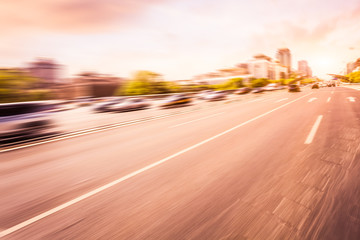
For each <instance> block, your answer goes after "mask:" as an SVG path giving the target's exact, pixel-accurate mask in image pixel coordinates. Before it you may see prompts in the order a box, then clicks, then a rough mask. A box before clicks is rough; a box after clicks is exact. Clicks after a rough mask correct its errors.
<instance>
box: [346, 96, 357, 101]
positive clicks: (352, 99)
mask: <svg viewBox="0 0 360 240" xmlns="http://www.w3.org/2000/svg"><path fill="white" fill-rule="evenodd" d="M347 100H349V101H350V102H355V98H354V97H347Z"/></svg>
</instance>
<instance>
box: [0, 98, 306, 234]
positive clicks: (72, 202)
mask: <svg viewBox="0 0 360 240" xmlns="http://www.w3.org/2000/svg"><path fill="white" fill-rule="evenodd" d="M310 94H312V93H308V94H306V95H304V96H302V97H298V98H296V99H295V100H292V101H291V102H287V103H285V104H283V105H281V106H279V107H276V108H274V109H272V110H269V111H267V112H265V113H263V114H260V115H259V116H257V117H254V118H252V119H250V120H247V121H245V122H243V123H240V124H238V125H236V126H235V127H232V128H230V129H228V130H226V131H224V132H221V133H219V134H217V135H214V136H212V137H210V138H208V139H205V140H203V141H201V142H199V143H197V144H195V145H192V146H190V147H187V148H185V149H183V150H181V151H179V152H177V153H174V154H172V155H170V156H168V157H166V158H163V159H161V160H159V161H157V162H154V163H152V164H149V165H147V166H145V167H143V168H140V169H139V170H136V171H134V172H132V173H129V174H127V175H125V176H123V177H121V178H119V179H116V180H114V181H112V182H110V183H108V184H105V185H103V186H101V187H99V188H96V189H94V190H92V191H90V192H88V193H85V194H83V195H81V196H79V197H77V198H74V199H72V200H70V201H68V202H66V203H63V204H61V205H59V206H57V207H55V208H52V209H50V210H48V211H46V212H43V213H41V214H39V215H37V216H35V217H32V218H30V219H28V220H26V221H24V222H21V223H19V224H17V225H15V226H12V227H10V228H8V229H5V230H3V231H1V232H0V238H1V237H5V236H7V235H9V234H11V233H13V232H15V231H17V230H20V229H22V228H24V227H26V226H28V225H30V224H32V223H35V222H37V221H39V220H41V219H43V218H45V217H47V216H49V215H52V214H54V213H56V212H59V211H61V210H63V209H65V208H67V207H69V206H71V205H74V204H75V203H78V202H80V201H82V200H84V199H86V198H89V197H91V196H93V195H95V194H97V193H99V192H102V191H104V190H106V189H108V188H111V187H112V186H114V185H116V184H119V183H121V182H123V181H125V180H127V179H129V178H132V177H134V176H136V175H139V174H140V173H143V172H145V171H147V170H149V169H152V168H154V167H156V166H158V165H160V164H163V163H165V162H167V161H169V160H171V159H173V158H175V157H177V156H180V155H181V154H184V153H186V152H188V151H190V150H193V149H195V148H197V147H200V146H201V145H204V144H205V143H208V142H210V141H212V140H214V139H216V138H219V137H221V136H223V135H225V134H227V133H229V132H232V131H234V130H236V129H238V128H240V127H242V126H244V125H246V124H249V123H251V122H253V121H255V120H257V119H260V118H263V117H265V116H266V115H269V114H270V113H272V112H275V111H277V110H279V109H281V108H284V107H286V106H287V105H289V104H291V103H294V102H296V101H298V100H300V99H302V98H305V97H307V96H309V95H310Z"/></svg>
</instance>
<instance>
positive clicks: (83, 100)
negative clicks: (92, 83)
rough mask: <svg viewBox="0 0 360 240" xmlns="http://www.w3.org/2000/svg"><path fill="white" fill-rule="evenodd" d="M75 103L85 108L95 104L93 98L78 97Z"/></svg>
mask: <svg viewBox="0 0 360 240" xmlns="http://www.w3.org/2000/svg"><path fill="white" fill-rule="evenodd" d="M75 102H76V104H77V106H78V107H85V106H90V105H91V104H92V103H93V99H92V98H91V97H77V98H75Z"/></svg>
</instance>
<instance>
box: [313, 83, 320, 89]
mask: <svg viewBox="0 0 360 240" xmlns="http://www.w3.org/2000/svg"><path fill="white" fill-rule="evenodd" d="M311 88H312V89H319V88H320V86H319V84H318V83H314V84H313V85H312V86H311Z"/></svg>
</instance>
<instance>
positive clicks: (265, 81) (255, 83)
mask: <svg viewBox="0 0 360 240" xmlns="http://www.w3.org/2000/svg"><path fill="white" fill-rule="evenodd" d="M268 83H269V80H268V79H266V78H259V79H254V80H252V81H251V83H250V85H251V87H253V88H257V87H264V86H266V85H267V84H268Z"/></svg>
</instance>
